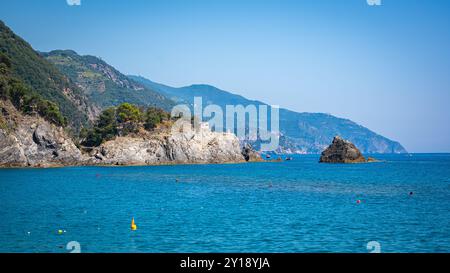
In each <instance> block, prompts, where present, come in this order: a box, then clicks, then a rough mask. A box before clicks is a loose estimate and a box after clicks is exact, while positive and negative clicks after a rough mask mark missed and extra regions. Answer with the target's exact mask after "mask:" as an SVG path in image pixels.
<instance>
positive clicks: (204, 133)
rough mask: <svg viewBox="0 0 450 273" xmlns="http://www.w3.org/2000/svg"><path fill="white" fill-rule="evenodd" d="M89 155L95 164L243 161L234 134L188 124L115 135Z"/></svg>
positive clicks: (244, 159)
mask: <svg viewBox="0 0 450 273" xmlns="http://www.w3.org/2000/svg"><path fill="white" fill-rule="evenodd" d="M91 155H92V157H93V160H94V161H93V162H94V163H95V164H107V165H132V164H135V165H147V164H177V163H178V164H180V163H181V164H186V163H227V162H245V161H246V158H245V157H244V155H243V154H242V152H241V148H240V144H239V139H238V138H237V137H236V136H235V135H234V134H228V133H215V132H211V131H210V130H209V129H208V128H199V130H197V131H194V130H192V129H191V128H190V124H183V126H182V127H180V128H179V129H178V130H175V129H173V130H172V129H169V128H166V129H163V130H162V131H160V132H158V133H153V134H148V133H144V132H142V131H141V132H140V134H139V136H126V137H117V138H116V139H114V140H111V141H107V142H105V143H104V144H102V145H101V146H100V147H98V148H95V149H94V150H93V151H92V152H91Z"/></svg>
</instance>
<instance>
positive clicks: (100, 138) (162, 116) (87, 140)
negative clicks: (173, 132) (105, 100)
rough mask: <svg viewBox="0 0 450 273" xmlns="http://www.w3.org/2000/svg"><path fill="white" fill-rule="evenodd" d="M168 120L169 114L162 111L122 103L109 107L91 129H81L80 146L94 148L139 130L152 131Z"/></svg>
mask: <svg viewBox="0 0 450 273" xmlns="http://www.w3.org/2000/svg"><path fill="white" fill-rule="evenodd" d="M169 119H170V114H169V113H167V112H165V111H164V110H162V109H159V108H155V107H149V108H147V109H143V108H139V107H138V106H136V105H133V104H130V103H122V104H121V105H119V106H118V107H109V108H107V109H105V110H103V112H102V113H101V114H100V116H99V118H98V119H97V121H96V123H95V125H94V127H93V128H91V129H82V130H81V133H80V140H81V144H82V145H83V146H86V147H96V146H99V145H100V144H102V143H103V142H105V141H108V140H111V139H113V138H114V137H116V136H126V135H128V134H130V133H137V132H138V131H139V129H140V128H145V129H146V130H148V131H151V130H153V129H154V128H156V126H157V125H158V124H159V123H162V122H163V121H167V120H169Z"/></svg>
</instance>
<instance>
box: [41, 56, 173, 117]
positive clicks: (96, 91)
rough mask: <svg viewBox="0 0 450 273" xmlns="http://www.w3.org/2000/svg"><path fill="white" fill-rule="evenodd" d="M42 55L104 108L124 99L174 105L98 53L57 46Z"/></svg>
mask: <svg viewBox="0 0 450 273" xmlns="http://www.w3.org/2000/svg"><path fill="white" fill-rule="evenodd" d="M41 55H42V56H43V57H45V58H46V59H47V60H48V61H50V62H51V63H52V64H54V65H55V66H56V67H57V68H58V69H59V71H61V72H62V73H63V74H64V75H67V77H69V78H70V79H71V81H72V82H74V83H76V84H77V86H79V87H80V88H81V89H82V90H83V92H84V94H86V95H87V97H88V98H89V101H90V102H92V103H94V104H96V105H98V106H100V107H101V108H103V109H104V108H107V107H110V106H117V105H119V104H121V103H124V102H129V103H133V104H135V105H139V106H144V107H147V106H153V107H158V108H162V109H164V110H166V111H169V110H170V109H171V108H172V106H173V105H174V103H173V101H171V100H169V99H168V98H167V97H165V96H164V95H162V94H160V93H158V92H155V91H154V90H153V89H151V88H147V87H145V86H143V85H142V84H140V83H137V82H135V81H134V80H132V79H130V78H128V77H127V76H125V75H123V74H122V73H120V72H119V71H117V70H116V69H115V68H114V67H112V66H111V65H109V64H108V63H106V62H105V61H103V60H102V59H100V58H97V57H95V56H89V55H87V56H81V55H79V54H77V53H76V52H75V51H73V50H54V51H51V52H49V53H41Z"/></svg>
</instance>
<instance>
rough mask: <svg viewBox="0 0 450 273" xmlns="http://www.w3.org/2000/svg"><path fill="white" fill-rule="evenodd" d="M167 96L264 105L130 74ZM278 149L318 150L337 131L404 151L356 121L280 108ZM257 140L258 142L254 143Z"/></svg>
mask: <svg viewBox="0 0 450 273" xmlns="http://www.w3.org/2000/svg"><path fill="white" fill-rule="evenodd" d="M129 77H130V78H132V79H134V80H136V81H139V82H141V83H142V84H144V85H146V86H147V87H148V88H152V89H153V90H156V91H158V92H161V93H162V94H164V95H166V96H168V97H169V98H171V99H172V100H174V101H177V102H179V103H187V104H190V105H191V106H192V104H193V100H194V97H196V96H197V97H198V96H201V97H202V99H203V104H204V106H206V105H209V104H217V105H219V106H221V107H222V109H225V105H227V104H228V105H237V104H241V105H244V106H246V105H249V104H255V105H261V104H262V105H267V104H265V103H263V102H259V101H252V100H248V99H246V98H244V97H242V96H239V95H235V94H232V93H230V92H227V91H223V90H220V89H218V88H216V87H214V86H209V85H191V86H187V87H181V88H174V87H170V86H167V85H163V84H159V83H155V82H152V81H150V80H148V79H145V78H143V77H139V76H129ZM280 133H281V135H280V152H287V153H320V152H322V151H323V150H324V149H325V148H326V147H327V146H328V145H329V144H330V143H331V141H332V140H333V138H334V136H336V135H339V136H341V137H343V138H345V139H348V140H350V141H352V142H353V143H354V144H355V145H356V146H357V147H358V148H359V149H360V150H361V151H362V152H363V153H406V150H405V149H404V148H403V146H402V145H401V144H400V143H398V142H396V141H392V140H390V139H388V138H386V137H383V136H381V135H379V134H376V133H374V132H372V131H371V130H369V129H367V128H365V127H363V126H361V125H359V124H356V123H355V122H353V121H351V120H348V119H342V118H337V117H334V116H332V115H328V114H322V113H298V112H294V111H290V110H287V109H283V108H281V109H280ZM256 144H257V143H256Z"/></svg>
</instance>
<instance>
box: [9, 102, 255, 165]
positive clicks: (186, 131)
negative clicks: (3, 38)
mask: <svg viewBox="0 0 450 273" xmlns="http://www.w3.org/2000/svg"><path fill="white" fill-rule="evenodd" d="M0 111H1V112H0V113H1V115H0V166H3V167H27V166H29V167H50V166H68V165H70V166H72V165H156V164H179V163H184V164H189V163H227V162H245V161H254V160H255V159H257V157H258V154H257V153H255V152H254V151H253V150H251V149H250V148H249V147H247V148H246V149H245V152H246V155H247V154H251V157H248V156H244V154H243V151H242V150H241V148H240V144H239V139H238V138H237V137H236V136H235V135H234V134H229V133H215V132H211V131H210V130H209V128H200V129H199V130H197V131H193V130H191V129H190V124H183V126H181V127H180V128H179V129H177V130H173V129H172V128H171V127H166V128H162V129H159V130H157V131H155V132H153V133H149V132H141V133H139V134H135V135H130V136H124V137H117V138H115V139H113V140H110V141H107V142H105V143H103V144H102V145H101V146H100V147H97V148H93V149H91V150H90V151H87V152H84V153H82V152H81V151H80V150H79V149H78V148H77V146H76V145H75V144H74V142H73V141H72V139H71V138H70V137H69V136H68V135H67V133H66V132H65V131H64V129H62V128H61V127H57V126H55V125H53V124H50V123H49V122H47V121H45V120H44V119H42V118H40V117H38V116H29V115H23V114H21V113H20V112H18V111H17V110H16V109H15V108H14V106H13V105H12V104H11V103H10V102H7V101H3V100H0ZM187 125H189V126H187Z"/></svg>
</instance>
